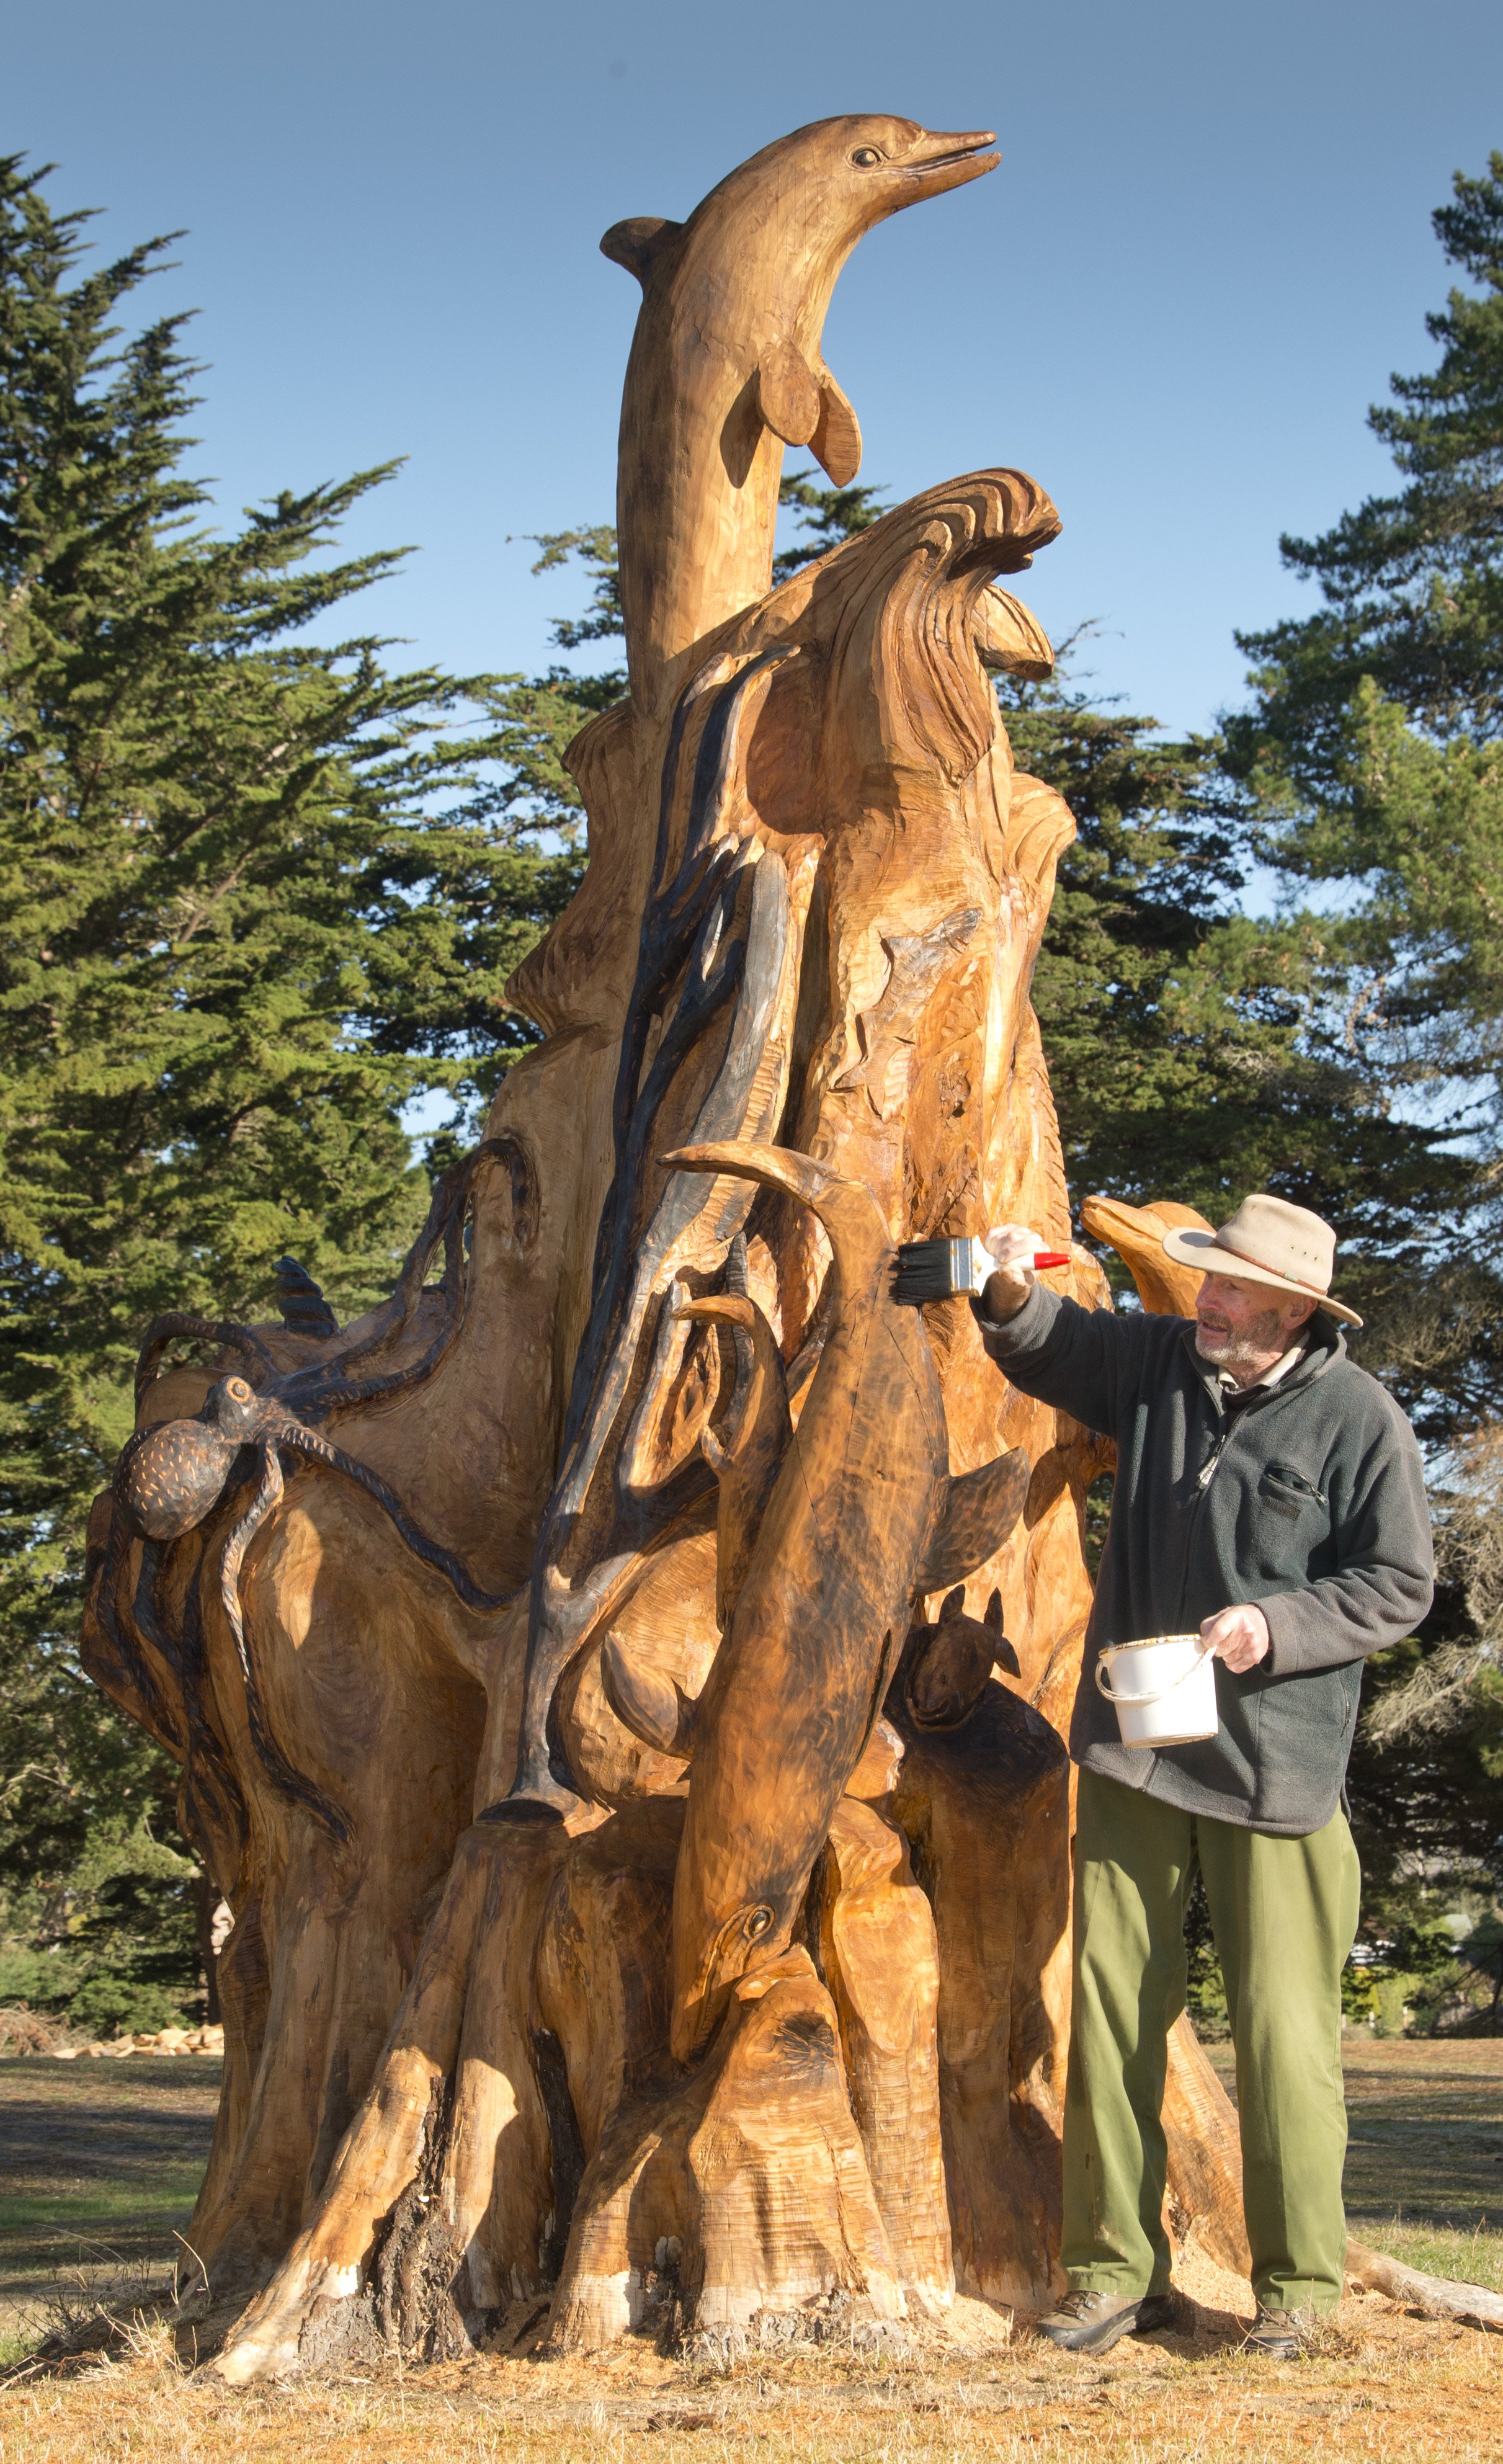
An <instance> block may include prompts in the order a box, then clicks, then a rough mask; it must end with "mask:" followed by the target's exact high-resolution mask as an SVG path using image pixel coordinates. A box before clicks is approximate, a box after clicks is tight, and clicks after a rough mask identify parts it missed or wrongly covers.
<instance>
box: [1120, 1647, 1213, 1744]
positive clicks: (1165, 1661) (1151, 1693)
mask: <svg viewBox="0 0 1503 2464" xmlns="http://www.w3.org/2000/svg"><path fill="white" fill-rule="evenodd" d="M1118 1661H1120V1662H1121V1663H1122V1667H1121V1675H1122V1677H1123V1678H1124V1679H1125V1681H1126V1683H1125V1684H1122V1685H1120V1686H1118V1685H1115V1684H1112V1683H1109V1682H1108V1681H1109V1677H1110V1676H1111V1674H1112V1673H1113V1672H1114V1670H1115V1668H1116V1663H1117V1662H1118ZM1096 1685H1097V1688H1098V1689H1099V1691H1100V1692H1101V1693H1103V1694H1104V1695H1105V1696H1106V1699H1107V1701H1108V1702H1109V1703H1111V1704H1114V1705H1116V1725H1117V1727H1118V1728H1119V1729H1120V1730H1121V1733H1122V1743H1123V1745H1124V1746H1192V1745H1194V1744H1195V1743H1196V1742H1197V1740H1198V1739H1200V1738H1202V1737H1214V1736H1215V1734H1216V1731H1217V1729H1218V1728H1219V1727H1220V1726H1221V1719H1220V1715H1219V1713H1218V1711H1217V1708H1216V1662H1215V1660H1214V1658H1213V1657H1212V1645H1211V1644H1210V1643H1208V1642H1203V1641H1202V1639H1201V1638H1200V1636H1199V1635H1198V1634H1155V1635H1150V1636H1149V1637H1148V1639H1147V1640H1146V1641H1143V1642H1109V1643H1107V1644H1106V1645H1105V1647H1104V1648H1103V1650H1102V1653H1101V1656H1100V1658H1099V1659H1098V1661H1096Z"/></svg>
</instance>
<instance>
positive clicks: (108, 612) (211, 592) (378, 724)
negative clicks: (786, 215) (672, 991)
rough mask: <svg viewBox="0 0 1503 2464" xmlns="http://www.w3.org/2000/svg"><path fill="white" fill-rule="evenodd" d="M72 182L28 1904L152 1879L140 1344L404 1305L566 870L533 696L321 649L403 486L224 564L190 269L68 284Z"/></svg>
mask: <svg viewBox="0 0 1503 2464" xmlns="http://www.w3.org/2000/svg"><path fill="white" fill-rule="evenodd" d="M44 177H45V174H41V173H30V172H28V171H27V170H26V168H25V167H24V165H23V163H22V162H21V160H20V159H19V158H12V159H10V160H7V161H4V162H0V1768H3V1769H4V1771H5V1772H6V1774H7V1777H6V1779H5V1782H4V1786H3V1790H0V1884H4V1885H5V1886H6V1887H8V1888H12V1889H29V1888H31V1887H32V1886H33V1884H34V1885H35V1886H36V1887H39V1888H45V1889H48V1890H51V1889H53V1887H54V1885H55V1882H56V1880H57V1877H58V1876H59V1874H61V1873H63V1872H64V1871H65V1870H66V1868H67V1867H68V1865H69V1862H70V1859H74V1860H76V1859H77V1858H78V1856H79V1855H80V1854H81V1853H82V1851H83V1844H84V1841H85V1839H86V1837H88V1836H89V1835H90V1833H91V1828H92V1829H93V1830H94V1831H96V1832H97V1831H98V1828H99V1824H100V1823H105V1824H113V1825H114V1826H115V1830H116V1832H118V1833H119V1834H120V1837H122V1838H123V1837H125V1836H126V1835H127V1834H129V1835H130V1836H132V1837H138V1836H139V1837H140V1838H141V1839H142V1840H143V1841H144V1842H145V1843H146V1844H144V1845H143V1846H142V1848H141V1852H140V1856H139V1857H138V1859H137V1867H138V1869H139V1870H140V1871H142V1872H145V1871H147V1870H148V1869H151V1868H152V1867H153V1858H152V1856H151V1855H150V1854H148V1853H147V1848H148V1846H149V1843H150V1841H151V1839H152V1838H156V1839H158V1840H160V1837H162V1821H163V1818H164V1809H165V1806H166V1802H167V1798H166V1771H165V1767H164V1766H163V1764H162V1762H161V1759H160V1758H159V1757H157V1756H156V1755H155V1754H154V1753H153V1751H152V1750H151V1749H149V1748H148V1747H146V1746H145V1745H144V1743H142V1742H141V1741H140V1740H139V1739H138V1738H137V1737H136V1735H135V1732H134V1731H126V1730H125V1729H123V1728H122V1727H121V1725H120V1724H119V1723H117V1722H115V1720H114V1718H113V1715H112V1714H111V1712H110V1711H109V1709H108V1706H107V1705H104V1704H103V1703H102V1701H101V1700H100V1698H99V1697H98V1696H97V1695H96V1694H95V1693H94V1691H93V1689H92V1688H89V1687H86V1686H85V1685H84V1684H83V1683H82V1681H81V1680H80V1678H79V1676H78V1673H77V1665H76V1662H75V1660H74V1656H73V1647H72V1636H73V1633H74V1631H75V1629H76V1625H77V1613H78V1606H79V1569H80V1559H81V1537H82V1525H83V1520H84V1517H85V1515H86V1512H87V1507H88V1504H89V1500H90V1498H91V1496H92V1494H93V1493H94V1491H95V1490H96V1489H98V1488H99V1486H100V1485H102V1484H103V1483H104V1482H105V1481H106V1480H107V1478H108V1476H109V1472H110V1469H111V1466H112V1463H113V1461H114V1457H115V1454H116V1452H117V1450H118V1448H119V1446H120V1444H121V1442H122V1440H123V1438H124V1437H125V1436H126V1435H127V1433H128V1431H129V1427H130V1423H131V1371H132V1366H133V1362H134V1356H135V1352H136V1348H137V1345H138V1343H139V1340H140V1337H141V1333H142V1331H143V1329H144V1325H145V1323H146V1322H147V1321H148V1320H149V1319H150V1317H151V1316H152V1315H154V1314H155V1313H156V1312H157V1311H159V1310H162V1309H169V1308H175V1309H196V1310H203V1311H206V1312H208V1313H210V1314H212V1315H215V1316H226V1315H228V1316H239V1315H255V1314H264V1313H266V1312H267V1310H268V1309H270V1308H271V1307H272V1306H273V1301H274V1288H275V1287H274V1275H273V1265H274V1261H275V1260H276V1257H277V1256H278V1255H279V1254H281V1253H282V1252H284V1251H288V1250H290V1251H292V1252H293V1254H295V1255H297V1256H298V1257H300V1258H301V1259H302V1260H303V1261H304V1263H305V1264H307V1265H309V1266H310V1267H311V1268H312V1269H313V1271H314V1272H315V1273H316V1274H318V1275H319V1276H320V1279H321V1280H323V1281H324V1282H325V1283H326V1285H327V1286H328V1287H329V1289H330V1292H331V1296H332V1297H333V1298H334V1300H335V1301H336V1304H337V1305H338V1306H341V1307H342V1308H343V1309H344V1310H345V1311H351V1310H354V1309H359V1308H361V1307H363V1306H365V1304H366V1303H367V1302H368V1301H369V1300H370V1299H371V1298H372V1297H374V1296H375V1295H376V1294H377V1293H378V1292H380V1291H382V1290H384V1289H385V1288H386V1287H387V1285H388V1284H389V1280H390V1276H391V1272H392V1263H393V1259H394V1258H395V1257H396V1256H398V1255H399V1254H400V1252H401V1250H402V1248H403V1247H404V1245H405V1243H406V1241H407V1239H408V1238H409V1233H410V1231H411V1229H412V1227H413V1225H414V1223H415V1221H417V1220H419V1219H420V1218H421V1215H422V1213H423V1210H424V1207H425V1205H426V1202H427V1179H426V1176H425V1175H424V1173H423V1172H422V1171H421V1170H419V1169H417V1168H415V1167H414V1165H413V1163H412V1160H411V1155H410V1143H409V1138H408V1136H407V1134H406V1133H405V1131H404V1128H403V1125H402V1111H403V1107H404V1106H405V1105H406V1104H407V1103H408V1102H409V1099H410V1098H411V1097H413V1096H414V1095H416V1094H418V1093H420V1092H422V1091H423V1090H425V1089H434V1088H437V1089H448V1090H449V1091H450V1092H451V1093H452V1094H453V1096H454V1098H455V1103H456V1108H457V1111H459V1113H461V1114H463V1113H465V1112H466V1111H469V1112H473V1111H474V1110H475V1107H476V1106H477V1105H478V1104H479V1103H481V1102H482V1101H483V1099H484V1097H485V1095H486V1093H487V1092H488V1091H489V1089H490V1088H491V1087H493V1086H494V1084H495V1082H496V1079H497V1076H498V1074H499V1072H500V1071H501V1069H502V1068H504V1067H505V1066H506V1065H507V1063H508V1061H509V1059H511V1058H513V1057H515V1054H516V1052H517V1051H519V1050H521V1049H524V1048H525V1047H526V1045H527V1044H528V1042H529V1041H530V1035H531V1031H530V1030H529V1028H528V1027H527V1024H526V1023H525V1022H524V1021H521V1020H519V1019H517V1018H516V1017H515V1016H514V1015H513V1014H512V1013H510V1012H509V1011H507V1010H506V1009H505V1008H504V1006H503V1005H502V1002H501V998H500V995H501V986H502V983H503V981H504V979H505V977H506V975H507V974H508V973H509V972H510V969H511V967H512V966H513V965H514V964H515V963H516V962H517V960H518V959H519V957H521V956H522V954H523V952H524V951H525V950H526V948H527V947H528V946H529V945H530V943H531V941H532V940H533V939H534V938H535V936H536V935H537V933H538V931H539V930H540V929H541V927H542V924H544V923H545V922H546V921H547V919H548V917H549V915H550V914H552V913H556V912H557V911H558V909H559V908H560V907H561V906H562V905H563V903H564V900H565V899H566V897H567V896H568V894H569V892H570V890H571V889H572V886H573V883H574V881H575V879H576V878H577V875H578V857H577V854H576V853H575V852H574V849H573V838H574V835H575V828H574V824H575V815H576V809H577V807H576V803H575V800H574V798H573V793H572V788H571V787H570V786H569V783H568V782H567V781H566V780H565V779H564V775H563V773H562V772H560V771H558V769H557V763H556V759H555V754H556V749H557V748H556V743H555V737H556V733H557V729H556V725H555V718H556V714H555V713H554V711H553V709H552V706H551V704H550V702H549V700H548V696H547V694H546V693H545V692H539V691H529V690H528V689H526V688H524V687H523V686H521V684H520V682H519V680H518V679H501V678H473V679H468V680H454V679H451V678H448V677H444V676H441V675H438V674H436V673H434V672H431V671H417V672H414V673H409V674H400V673H392V672H390V671H388V670H387V667H386V666H385V664H384V659H383V652H384V649H385V647H386V646H385V645H384V644H383V643H382V642H381V641H380V640H379V639H378V638H377V637H376V636H374V635H373V634H370V633H369V632H356V633H351V634H349V635H348V636H347V637H346V638H344V639H343V640H338V641H335V642H332V643H330V642H329V640H328V636H329V634H330V632H331V631H332V630H333V628H334V626H335V624H336V623H337V622H338V620H339V619H340V617H341V615H342V612H343V607H344V605H345V603H346V602H348V601H349V600H351V599H352V598H353V597H355V596H356V595H357V594H359V593H360V592H362V591H364V590H365V589H366V588H367V587H368V586H369V585H370V584H372V583H376V582H378V581H380V580H381V579H382V577H383V576H384V575H386V574H387V573H388V572H389V571H390V570H391V569H392V566H393V564H394V563H395V561H396V559H395V558H394V557H393V556H390V555H373V556H367V557H364V558H359V559H355V560H352V561H326V558H325V553H324V552H325V551H326V550H327V549H328V547H329V546H330V545H331V543H332V541H333V540H334V539H335V536H336V534H337V531H338V528H339V525H340V523H341V522H342V520H343V517H344V516H345V515H346V514H347V512H348V511H349V510H350V508H351V507H352V506H353V505H355V504H356V503H357V502H358V501H359V500H360V499H361V498H362V497H363V496H364V495H365V494H366V493H367V492H368V491H369V490H370V489H371V488H373V487H375V486H376V485H378V484H379V483H380V482H381V481H382V480H383V479H384V478H386V477H387V475H388V473H387V471H386V470H380V471H372V472H365V473H359V474H357V475H356V476H354V477H353V478H350V479H347V480H344V481H340V482H336V483H332V484H329V485H325V486H321V487H319V488H315V489H312V490H310V491H307V492H305V493H302V494H291V493H284V494H282V495H278V496H277V497H276V498H275V499H274V500H272V501H271V502H270V503H269V504H267V505H264V506H261V507H259V508H256V509H254V510H253V511H252V512H250V513H249V514H248V515H247V517H246V518H245V520H244V523H243V525H242V527H240V528H239V529H238V530H236V531H233V532H232V533H231V534H230V535H228V536H222V535H220V534H219V533H217V532H216V531H215V530H213V529H212V528H211V527H210V525H209V514H210V506H209V499H208V496H207V494H206V492H205V489H204V487H203V486H202V485H201V484H200V483H199V482H197V481H195V480H193V479H192V478H190V477H188V476H187V475H186V474H185V473H184V470H183V467H182V465H183V457H184V455H185V453H186V451H188V446H189V444H190V441H191V440H189V439H188V438H187V437H186V436H185V435H184V433H183V422H184V420H185V418H186V417H187V415H188V412H189V411H190V409H191V407H192V395H191V392H190V385H191V382H192V379H193V376H194V374H195V371H194V369H193V367H192V364H191V363H190V362H189V361H188V359H187V358H186V356H185V354H184V351H183V347H182V330H181V329H182V324H183V320H182V319H158V320H156V321H154V322H153V321H147V322H145V323H144V324H142V325H141V326H140V327H139V330H137V331H135V332H134V333H132V334H130V335H129V336H128V337H126V338H123V339H122V332H121V329H120V327H119V326H118V325H117V324H116V323H115V322H113V321H112V320H113V319H116V318H117V317H118V316H119V315H120V313H121V312H122V310H123V309H126V308H133V307H134V299H133V295H134V294H135V293H136V292H137V290H138V289H139V287H140V285H141V284H142V283H143V282H144V279H145V278H146V277H147V276H148V275H150V274H151V272H152V271H153V270H154V269H156V268H157V267H159V266H160V265H161V264H162V262H163V260H164V257H165V254H166V249H167V246H168V242H167V241H166V240H160V239H159V240H155V241H151V242H148V243H146V244H145V245H144V246H143V247H140V248H137V249H134V250H132V251H130V252H128V253H126V254H125V255H123V256H122V257H121V258H119V259H118V260H117V261H116V262H114V263H113V264H110V265H108V266H104V267H101V268H98V269H94V270H89V271H81V272H80V270H79V259H80V256H81V255H82V253H83V250H84V234H85V225H86V222H87V217H86V216H84V215H82V214H78V213H71V214H60V215H58V214H54V213H53V212H52V210H51V209H50V208H49V206H48V204H47V202H46V200H45V198H44V196H43V194H42V191H41V181H42V179H43V178H44ZM310 628H312V629H311V630H310ZM540 827H544V828H546V830H547V832H548V835H547V837H546V839H545V840H543V841H540V838H539V830H540ZM153 1823H155V1824H156V1831H155V1833H153V1832H152V1830H151V1825H152V1824H153ZM122 1825H123V1830H122ZM143 1825H144V1826H145V1827H144V1830H143ZM118 1844H119V1843H118V1841H117V1845H118ZM142 1859H144V1863H143V1862H142ZM156 1861H157V1866H158V1867H160V1858H158V1859H157V1860H156ZM96 1862H98V1859H97V1858H96ZM128 1862H129V1859H127V1864H128ZM116 1866H117V1870H116V1872H115V1874H114V1877H113V1880H114V1881H115V1882H119V1881H121V1876H122V1872H123V1870H124V1869H123V1868H121V1867H120V1865H119V1859H118V1858H117V1859H116ZM159 1879H160V1874H159ZM173 1887H174V1888H175V1887H176V1885H175V1884H174V1886H173ZM3 1930H4V1927H3V1926H0V1931H3Z"/></svg>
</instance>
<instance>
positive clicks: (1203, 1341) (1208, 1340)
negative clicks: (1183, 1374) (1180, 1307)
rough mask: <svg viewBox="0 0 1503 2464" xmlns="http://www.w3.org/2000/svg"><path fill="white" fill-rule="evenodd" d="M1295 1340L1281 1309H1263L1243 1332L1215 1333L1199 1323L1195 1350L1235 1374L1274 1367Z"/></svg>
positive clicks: (1250, 1320)
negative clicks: (1275, 1362)
mask: <svg viewBox="0 0 1503 2464" xmlns="http://www.w3.org/2000/svg"><path fill="white" fill-rule="evenodd" d="M1292 1341H1293V1336H1292V1335H1291V1334H1290V1332H1289V1331H1288V1329H1287V1328H1286V1326H1285V1324H1284V1312H1283V1310H1282V1309H1259V1311H1258V1314H1257V1316H1256V1317H1254V1318H1249V1321H1248V1323H1247V1325H1246V1326H1245V1327H1243V1329H1242V1330H1241V1331H1240V1332H1238V1331H1237V1330H1236V1329H1235V1328H1228V1329H1227V1331H1225V1332H1223V1331H1221V1330H1220V1329H1217V1330H1215V1331H1212V1329H1211V1328H1209V1327H1206V1326H1202V1325H1201V1324H1200V1323H1199V1322H1197V1324H1196V1329H1195V1349H1196V1351H1197V1352H1198V1353H1200V1355H1201V1358H1202V1359H1203V1360H1211V1361H1214V1362H1215V1364H1216V1367H1217V1368H1218V1369H1230V1370H1232V1371H1233V1372H1235V1371H1237V1370H1246V1369H1258V1368H1262V1367H1271V1366H1272V1363H1273V1361H1275V1360H1282V1358H1283V1356H1284V1354H1285V1353H1286V1352H1287V1351H1288V1350H1289V1347H1290V1344H1291V1342H1292Z"/></svg>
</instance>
